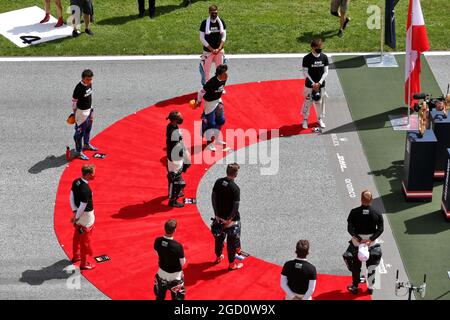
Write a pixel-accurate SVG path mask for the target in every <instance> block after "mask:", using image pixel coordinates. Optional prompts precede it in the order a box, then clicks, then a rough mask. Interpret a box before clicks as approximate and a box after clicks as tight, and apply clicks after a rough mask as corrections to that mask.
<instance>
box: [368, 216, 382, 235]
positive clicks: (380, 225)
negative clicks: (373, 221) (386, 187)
mask: <svg viewBox="0 0 450 320" xmlns="http://www.w3.org/2000/svg"><path fill="white" fill-rule="evenodd" d="M376 215H377V216H378V219H377V231H375V232H374V234H373V235H372V236H371V237H370V241H375V240H376V239H378V237H379V236H381V234H382V233H383V231H384V222H383V215H382V214H381V213H378V212H377V213H376Z"/></svg>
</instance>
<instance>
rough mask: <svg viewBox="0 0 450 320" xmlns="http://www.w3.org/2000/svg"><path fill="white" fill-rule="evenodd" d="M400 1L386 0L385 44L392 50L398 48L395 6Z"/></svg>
mask: <svg viewBox="0 0 450 320" xmlns="http://www.w3.org/2000/svg"><path fill="white" fill-rule="evenodd" d="M398 1H399V0H386V7H385V8H386V11H385V21H386V22H385V24H386V27H385V29H384V43H385V44H386V45H387V46H389V47H391V48H392V49H396V48H397V39H396V34H395V10H394V8H395V5H396V4H397V3H398Z"/></svg>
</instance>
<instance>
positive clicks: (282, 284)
mask: <svg viewBox="0 0 450 320" xmlns="http://www.w3.org/2000/svg"><path fill="white" fill-rule="evenodd" d="M280 287H281V289H283V291H284V293H286V296H287V297H288V298H290V299H292V298H293V297H294V296H295V293H294V292H292V290H291V289H290V288H289V286H288V278H287V277H286V276H285V275H281V278H280Z"/></svg>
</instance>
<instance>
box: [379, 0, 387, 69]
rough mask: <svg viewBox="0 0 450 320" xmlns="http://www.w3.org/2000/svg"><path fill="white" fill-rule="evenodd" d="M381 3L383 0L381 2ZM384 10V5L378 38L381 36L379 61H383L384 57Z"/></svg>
mask: <svg viewBox="0 0 450 320" xmlns="http://www.w3.org/2000/svg"><path fill="white" fill-rule="evenodd" d="M382 3H383V2H382ZM382 6H383V4H382ZM385 11H386V8H385V7H384V10H381V35H380V38H381V41H380V42H381V46H380V47H381V50H380V51H381V55H380V63H383V60H384V59H383V58H384V24H385V21H384V14H385Z"/></svg>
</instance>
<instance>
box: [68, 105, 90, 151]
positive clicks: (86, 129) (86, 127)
mask: <svg viewBox="0 0 450 320" xmlns="http://www.w3.org/2000/svg"><path fill="white" fill-rule="evenodd" d="M93 112H94V111H93V110H92V111H91V114H90V115H89V117H87V119H86V121H84V122H83V123H82V124H80V125H77V124H75V134H74V136H73V140H75V150H76V151H77V152H81V151H82V144H81V142H83V144H84V145H85V146H87V145H89V143H90V138H91V130H92V123H93V122H94V116H93Z"/></svg>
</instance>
